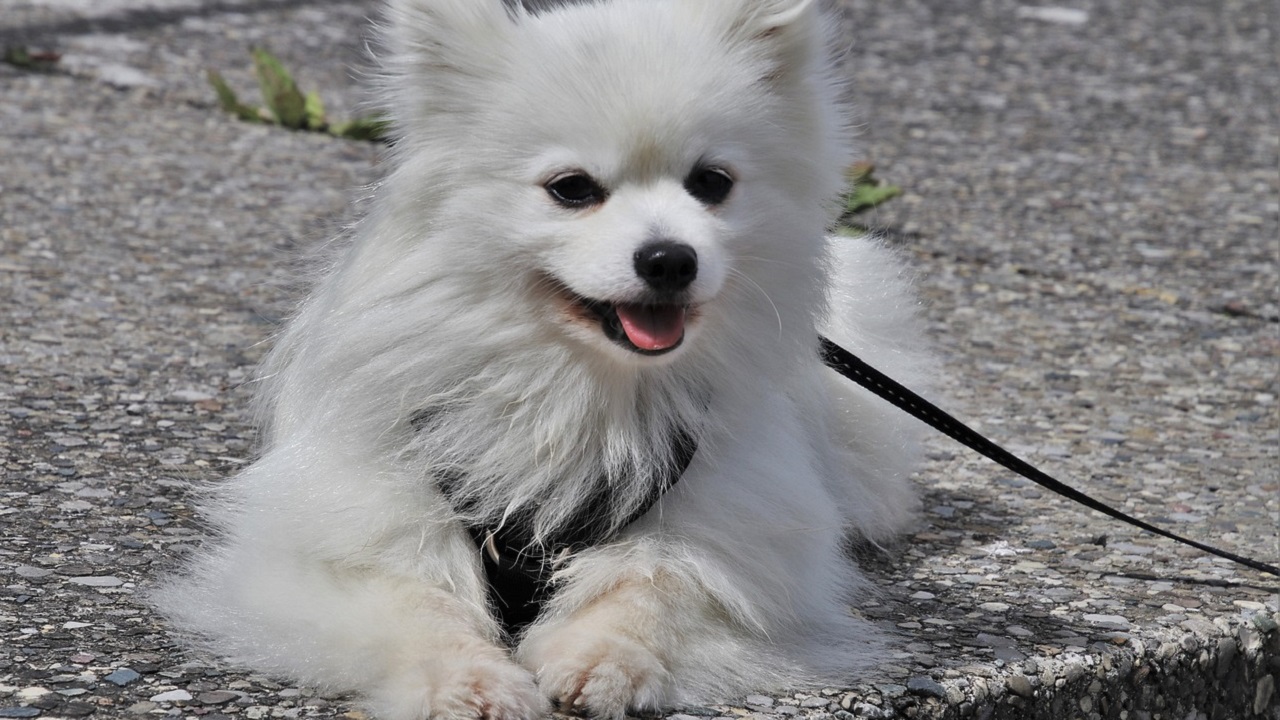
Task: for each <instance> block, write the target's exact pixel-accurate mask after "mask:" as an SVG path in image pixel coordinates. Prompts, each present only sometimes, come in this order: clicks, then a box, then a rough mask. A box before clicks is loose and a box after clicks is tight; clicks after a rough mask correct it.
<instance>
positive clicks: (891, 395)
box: [821, 337, 1280, 576]
mask: <svg viewBox="0 0 1280 720" xmlns="http://www.w3.org/2000/svg"><path fill="white" fill-rule="evenodd" d="M821 352H822V361H823V362H825V363H826V364H827V366H828V367H830V368H831V369H833V370H835V371H836V372H838V373H840V374H841V375H843V376H845V377H846V378H848V379H850V380H852V381H854V382H856V383H858V384H859V385H861V386H862V387H865V388H866V389H868V390H870V391H871V392H873V393H875V394H876V395H879V396H880V397H881V398H883V399H885V400H888V401H889V402H890V403H892V404H893V405H894V406H895V407H897V408H899V409H901V410H903V411H905V412H906V413H907V414H908V415H911V416H912V417H914V418H916V419H917V420H921V421H923V422H924V423H926V424H927V425H929V426H930V427H932V428H933V429H935V430H937V431H939V432H941V433H942V434H944V435H946V436H947V437H950V438H951V439H952V440H955V441H956V442H958V443H960V444H961V445H964V446H966V447H968V448H970V449H971V450H975V451H977V452H978V453H980V454H982V455H983V456H984V457H986V458H987V459H989V460H992V461H994V462H996V463H998V464H1000V465H1002V466H1004V467H1005V468H1008V469H1009V470H1012V471H1013V472H1016V473H1018V474H1019V475H1021V476H1023V477H1025V478H1027V479H1028V480H1030V481H1031V482H1034V483H1035V484H1037V485H1039V486H1041V487H1043V488H1045V489H1047V490H1052V491H1053V492H1055V493H1057V494H1059V495H1062V496H1064V497H1067V498H1070V499H1071V500H1074V501H1076V502H1078V503H1080V504H1081V505H1084V506H1085V507H1088V508H1092V509H1094V510H1097V511H1098V512H1100V513H1103V514H1104V515H1108V516H1110V517H1113V518H1115V519H1116V520H1120V521H1121V522H1125V523H1128V524H1130V525H1133V526H1135V527H1139V528H1142V529H1143V530H1146V531H1147V532H1150V533H1155V534H1156V535H1160V536H1163V537H1166V538H1169V539H1170V540H1173V541H1175V542H1180V543H1182V544H1184V545H1190V546H1191V547H1193V548H1196V549H1197V550H1202V551H1204V552H1207V553H1209V554H1210V555H1217V556H1218V557H1222V558H1226V559H1228V560H1231V561H1233V562H1237V563H1240V564H1241V565H1244V566H1246V567H1250V568H1253V569H1254V570H1261V571H1262V572H1266V573H1271V574H1272V575H1276V576H1280V568H1278V567H1276V566H1275V565H1268V564H1267V563H1264V562H1260V561H1258V560H1254V559H1252V558H1247V557H1243V556H1240V555H1236V554H1235V553H1232V552H1227V551H1226V550H1219V549H1218V548H1215V547H1213V546H1210V545H1205V544H1204V543H1200V542H1196V541H1195V540H1191V539H1188V538H1184V537H1182V536H1181V535H1176V534H1174V533H1171V532H1169V531H1168V530H1165V529H1163V528H1159V527H1156V526H1155V525H1152V524H1150V523H1147V522H1144V521H1142V520H1139V519H1137V518H1135V517H1132V516H1130V515H1126V514H1125V513H1123V512H1120V511H1119V510H1116V509H1115V508H1113V507H1111V506H1109V505H1107V504H1105V503H1103V502H1101V501H1099V500H1095V499H1093V498H1092V497H1090V496H1088V495H1086V494H1084V493H1082V492H1080V491H1079V490H1076V489H1075V488H1073V487H1071V486H1069V485H1066V484H1064V483H1062V482H1059V481H1058V480H1055V479H1054V478H1052V477H1050V476H1049V475H1047V474H1045V473H1044V472H1041V471H1040V470H1039V469H1038V468H1036V467H1035V466H1033V465H1031V464H1030V463H1028V462H1026V461H1025V460H1023V459H1021V458H1019V457H1018V456H1016V455H1014V454H1013V453H1011V452H1009V451H1008V450H1005V449H1004V448H1002V447H1000V446H999V445H996V444H995V443H994V442H992V441H990V440H988V439H987V438H985V437H983V436H982V435H980V434H979V433H978V432H976V431H975V430H973V429H971V428H969V427H968V426H967V425H965V424H964V423H962V422H960V421H959V420H956V419H955V418H954V417H952V416H950V415H948V414H947V413H945V412H943V411H942V410H940V409H939V408H938V407H937V406H935V405H933V404H932V403H930V402H929V401H928V400H925V399H924V398H922V397H920V396H919V395H917V394H915V393H914V392H912V391H911V390H908V389H907V388H906V387H904V386H902V385H900V384H898V383H897V382H896V381H895V380H893V379H892V378H890V377H889V376H887V375H885V374H884V373H882V372H880V371H879V370H876V369H875V368H873V367H871V366H870V365H868V364H867V363H865V362H863V361H862V359H861V358H859V357H857V356H856V355H854V354H853V353H851V352H849V351H848V350H845V349H844V348H842V347H840V346H839V345H837V344H835V343H834V342H832V341H830V340H828V339H827V338H825V337H823V338H821Z"/></svg>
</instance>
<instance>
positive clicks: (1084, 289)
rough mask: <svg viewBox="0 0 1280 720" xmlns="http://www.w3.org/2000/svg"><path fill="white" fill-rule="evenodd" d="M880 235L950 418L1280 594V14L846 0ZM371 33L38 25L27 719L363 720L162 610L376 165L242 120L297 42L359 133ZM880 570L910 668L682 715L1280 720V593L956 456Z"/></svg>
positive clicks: (331, 14)
mask: <svg viewBox="0 0 1280 720" xmlns="http://www.w3.org/2000/svg"><path fill="white" fill-rule="evenodd" d="M839 7H840V9H841V10H842V11H843V13H844V20H845V22H844V23H843V25H842V27H843V29H844V33H845V37H846V38H847V40H848V45H849V48H850V49H849V52H848V54H847V55H846V56H845V57H844V59H843V62H844V67H845V69H846V71H847V73H848V75H849V77H850V79H851V81H852V82H851V89H850V92H851V95H852V97H853V99H854V100H855V102H856V103H857V105H858V113H859V117H858V118H857V120H858V123H859V127H860V128H861V141H862V146H863V149H864V154H865V155H866V157H868V158H869V159H872V160H874V161H875V162H876V163H877V164H878V166H879V168H880V175H882V176H883V177H885V178H887V179H889V180H891V181H893V182H895V183H897V184H899V185H901V186H903V187H904V188H905V189H906V195H905V196H904V197H902V198H900V199H898V200H895V201H893V202H891V203H889V204H887V205H885V206H883V207H882V208H881V209H879V210H878V211H876V212H875V213H874V214H873V215H872V216H871V217H870V221H871V222H872V223H873V224H875V225H877V226H881V227H883V228H884V229H885V230H886V232H887V233H888V236H889V237H890V239H891V241H892V242H894V243H895V244H897V245H899V246H900V247H901V248H903V250H904V251H905V252H907V253H908V254H909V255H910V256H911V257H912V258H913V259H914V261H915V266H916V268H917V270H918V272H919V275H920V282H919V285H920V289H921V293H922V295H923V297H924V298H925V300H926V302H927V317H928V319H929V321H930V327H931V331H932V334H933V336H934V338H935V340H936V342H937V344H938V346H939V347H940V348H941V350H942V352H943V354H944V356H945V358H946V379H945V381H944V382H943V391H944V396H945V398H946V399H945V401H944V404H945V405H946V406H947V407H949V408H951V409H952V410H954V412H955V413H956V414H957V415H959V416H960V417H961V418H963V419H966V420H969V421H971V422H972V424H973V425H975V426H976V427H978V428H979V429H980V430H983V431H984V432H987V433H989V434H990V435H991V436H992V437H993V438H994V439H996V440H997V441H998V442H1001V443H1004V444H1006V445H1007V446H1009V447H1010V448H1011V449H1014V450H1015V451H1017V452H1019V453H1020V454H1023V455H1025V456H1026V457H1027V458H1028V459H1030V460H1031V461H1032V462H1034V463H1036V464H1039V465H1042V466H1043V467H1044V468H1045V469H1046V470H1048V471H1049V472H1050V473H1052V474H1055V475H1058V476H1060V477H1062V478H1063V479H1067V480H1069V481H1070V482H1072V483H1073V484H1076V485H1077V486H1079V487H1081V488H1084V489H1087V490H1088V491H1090V492H1092V493H1094V494H1096V495H1097V496H1099V497H1101V498H1103V499H1105V500H1107V501H1109V502H1111V503H1113V504H1115V505H1116V506H1118V507H1120V508H1121V509H1124V510H1125V511H1126V512H1130V513H1132V514H1135V515H1138V516H1141V517H1144V518H1146V519H1148V520H1151V521H1153V522H1157V523H1159V524H1162V525H1165V526H1167V527H1169V528H1171V529H1173V530H1174V531H1176V532H1180V533H1183V534H1186V535H1189V536H1192V537H1195V538H1197V539H1200V540H1203V541H1206V542H1210V543H1212V544H1217V545H1220V546H1223V547H1226V548H1229V549H1233V550H1236V551H1238V552H1242V553H1246V554H1252V555H1255V556H1258V557H1260V558H1261V559H1263V560H1266V561H1269V562H1272V563H1276V562H1277V561H1280V531H1278V527H1280V480H1278V478H1277V475H1278V472H1277V468H1278V467H1280V409H1278V405H1277V394H1278V389H1277V376H1278V371H1280V304H1278V301H1277V290H1276V288H1277V286H1278V284H1280V273H1278V271H1277V263H1278V257H1277V256H1278V255H1280V226H1278V219H1280V169H1278V168H1280V135H1278V128H1280V63H1278V61H1277V55H1276V51H1275V46H1276V37H1275V34H1276V27H1277V26H1276V23H1277V22H1278V21H1280V17H1277V10H1276V7H1275V4H1274V3H1270V2H1266V1H1264V0H1224V1H1222V2H1218V1H1213V0H1200V1H1198V2H1193V1H1191V0H1174V1H1171V2H1161V1H1159V0H1080V1H1078V2H1074V3H1072V4H1071V5H1070V6H1068V7H1046V6H1035V7H1032V6H1022V5H1019V4H1017V3H1016V2H1008V1H987V0H982V1H980V2H979V1H975V2H965V3H959V2H948V1H946V0H899V1H898V2H893V3H885V2H880V1H879V0H841V2H840V3H839ZM372 10H373V5H371V4H370V3H369V2H364V1H356V0H344V1H343V2H336V1H334V0H262V1H258V2H251V1H249V0H110V1H107V0H101V1H97V2H87V1H76V0H7V2H5V3H4V9H3V11H2V12H0V44H3V45H5V46H8V47H12V46H17V45H24V46H27V47H28V48H30V49H32V50H36V51H56V52H58V53H61V59H60V60H59V61H58V62H57V63H56V64H55V65H54V67H53V68H52V70H51V71H49V72H31V71H27V70H19V69H17V68H14V67H11V66H7V65H0V303H3V306H4V308H5V313H4V315H3V316H2V318H0V368H2V369H3V370H2V372H0V718H3V717H45V718H52V717H81V716H86V715H93V716H94V717H99V718H105V717H119V718H128V717H145V716H150V715H155V716H166V717H169V716H173V717H204V718H208V719H209V720H214V719H220V718H226V717H243V718H250V719H254V720H257V719H261V718H294V717H302V718H306V717H352V718H354V717H358V716H359V715H360V712H359V711H358V710H357V709H355V706H354V705H352V704H350V702H349V701H348V699H346V698H341V697H326V696H323V695H321V694H318V693H316V692H315V691H313V690H311V689H309V688H298V687H289V686H286V685H281V684H279V683H278V682H275V681H273V680H272V679H270V678H265V677H261V676H257V675H252V674H247V673H244V672H242V671H239V670H237V669H234V668H230V667H227V666H224V665H221V664H219V663H218V662H217V661H216V659H215V658H208V657H200V656H195V655H190V654H188V653H187V652H186V651H184V650H183V649H182V647H181V646H180V645H178V644H177V643H176V642H175V640H174V638H173V637H171V635H170V634H169V632H168V630H167V628H166V627H165V626H164V624H163V623H162V622H161V621H160V620H159V619H158V618H156V617H155V616H154V615H153V614H152V613H151V612H150V611H149V610H148V609H147V608H146V606H145V605H144V604H143V603H141V602H140V596H141V594H142V593H143V592H144V591H145V588H146V587H147V585H148V584H149V583H150V582H151V581H152V580H153V579H154V578H155V577H157V576H158V575H159V574H160V573H162V572H163V571H164V568H166V567H168V566H170V565H171V564H172V562H173V559H174V558H175V557H177V556H179V555H180V554H181V553H182V552H184V550H186V549H189V548H190V547H191V546H192V545H194V544H195V543H198V542H199V541H200V537H201V535H200V524H199V521H198V519H197V518H196V517H194V516H193V512H192V502H193V498H192V495H191V492H190V490H189V486H190V485H191V483H197V484H198V483H203V482H210V481H216V480H217V479H218V478H219V477H222V476H225V475H226V474H229V473H231V472H234V471H235V469H236V468H237V467H239V466H240V465H242V464H243V463H245V462H246V460H247V459H248V458H250V457H251V456H252V452H253V447H254V431H253V429H252V425H251V422H250V421H251V418H249V417H248V414H247V398H248V396H249V392H250V389H249V388H247V387H245V385H244V383H245V382H246V380H247V379H248V378H249V377H250V375H251V372H252V368H253V365H254V363H255V362H256V360H257V359H258V358H259V357H260V356H261V353H262V350H263V347H264V343H265V342H267V341H268V340H269V337H270V334H271V332H272V329H273V328H274V327H275V326H276V325H277V323H278V322H279V320H280V318H282V317H284V316H285V315H287V314H288V312H289V310H290V308H291V307H292V305H293V303H295V302H296V301H297V300H298V299H299V297H300V290H299V287H298V286H299V281H300V279H301V276H302V272H301V271H300V268H301V267H303V266H305V265H306V260H307V258H308V257H309V256H312V255H313V254H315V253H316V252H317V251H318V250H319V249H321V248H322V247H323V246H324V244H325V243H326V241H327V240H328V239H329V238H330V237H332V236H333V235H335V234H336V231H337V230H338V229H339V228H340V227H341V224H342V223H343V222H344V221H346V220H348V219H350V218H351V217H354V216H355V214H358V212H359V206H358V204H357V205H355V206H353V205H352V200H353V199H354V198H358V197H359V196H360V195H361V194H362V193H361V190H360V188H361V187H362V186H363V185H365V184H366V183H368V182H370V181H372V180H374V179H375V178H376V177H377V176H378V173H379V167H378V163H379V149H378V148H377V147H376V146H374V145H371V144H367V143H355V142H347V141H340V140H335V139H332V138H328V137H325V136H322V135H316V134H305V133H294V132H289V131H285V130H280V129H275V128H269V127H264V126H257V125H248V124H244V123H240V122H237V121H236V120H234V119H232V118H230V117H227V116H225V115H224V114H222V113H221V112H220V111H218V110H217V109H216V108H215V106H214V104H213V102H212V93H211V91H210V90H209V89H208V87H207V85H206V84H205V81H204V70H205V69H206V68H208V67H216V68H218V69H220V70H222V71H223V73H224V74H225V75H226V76H227V78H228V80H229V81H230V82H231V83H232V84H233V85H235V86H236V87H237V88H238V89H239V90H240V91H241V94H242V95H244V96H245V97H246V99H254V100H255V101H256V98H254V97H253V95H254V92H255V91H254V85H253V83H252V78H251V74H250V70H249V61H248V55H247V52H248V49H249V47H250V46H254V45H265V46H268V47H269V48H271V49H272V50H273V51H275V52H276V53H277V54H278V55H280V56H281V57H282V58H283V59H284V61H285V63H286V64H287V65H288V66H289V67H291V68H293V69H295V71H296V74H297V75H298V77H299V80H300V82H301V84H302V85H303V87H304V89H317V90H319V91H320V92H321V94H322V95H323V96H324V97H325V100H326V101H327V103H328V105H329V106H330V107H331V108H332V109H333V111H334V114H335V115H339V116H345V115H348V114H350V113H354V112H358V111H359V109H360V97H361V95H360V91H359V89H358V87H359V85H358V82H356V81H355V80H353V79H352V76H353V74H354V73H353V70H354V69H358V68H359V67H360V66H361V65H362V61H361V55H360V53H361V50H360V48H361V45H362V39H363V37H364V34H365V32H366V30H365V27H366V25H365V18H366V16H367V15H368V14H369V13H370V12H371V11H372ZM930 447H931V452H930V461H929V463H928V466H927V467H925V468H924V469H923V470H922V471H921V473H920V474H919V478H918V481H919V483H920V486H921V489H922V492H923V493H924V496H925V513H924V515H923V518H922V520H921V524H920V527H919V529H918V531H917V532H915V533H914V534H912V535H910V536H908V537H906V538H904V539H903V541H902V543H901V544H900V545H898V546H897V547H893V548H889V549H887V550H885V551H874V552H872V551H866V552H864V553H863V554H864V555H865V557H864V558H863V559H864V561H865V563H866V564H867V565H868V567H869V568H870V569H871V571H872V573H873V575H874V576H875V578H876V579H877V581H878V582H879V584H880V585H881V586H883V587H884V593H883V595H882V596H881V597H880V598H878V599H876V600H874V601H870V602H867V603H863V604H860V605H859V607H858V608H856V611H857V612H861V613H863V614H865V615H867V616H869V617H872V618H874V619H876V620H877V621H879V622H880V623H882V624H883V625H885V626H886V627H888V628H892V629H893V630H894V631H895V632H897V633H898V634H899V636H900V638H901V641H900V644H899V651H898V654H897V657H896V658H895V660H894V662H893V663H891V664H889V665H886V666H885V667H883V668H882V674H881V675H880V676H877V677H870V678H863V679H860V680H859V681H858V682H856V683H852V684H850V685H849V686H848V687H833V688H809V689H806V690H803V691H799V690H797V691H794V692H786V693H775V694H772V695H752V696H748V697H746V698H735V699H728V700H729V701H730V704H726V705H716V706H712V707H696V708H682V709H680V710H679V712H678V713H677V714H676V715H675V716H674V717H677V718H680V720H689V718H690V717H717V718H720V717H723V718H739V717H758V718H760V719H761V720H763V719H765V718H768V719H769V720H774V719H777V718H786V717H806V718H812V719H813V720H830V719H831V718H832V717H835V718H838V719H839V720H853V719H854V718H1044V719H1053V720H1059V719H1061V720H1069V719H1074V718H1126V719H1130V720H1139V719H1144V720H1155V719H1169V720H1209V719H1213V720H1235V719H1237V718H1240V719H1244V718H1254V717H1258V718H1270V719H1271V720H1278V719H1280V691H1278V690H1277V687H1276V686H1277V682H1278V681H1280V631H1278V630H1277V623H1278V622H1280V597H1278V596H1277V584H1278V583H1280V580H1278V579H1277V578H1275V577H1272V576H1268V575H1265V574H1262V573H1257V572H1253V571H1250V570H1246V569H1243V568H1240V567H1238V566H1235V565H1233V564H1231V563H1228V562H1226V561H1220V560H1216V559H1212V558H1209V557H1206V556H1204V555H1202V554H1200V553H1198V552H1196V551H1193V550H1190V549H1188V548H1183V547H1180V546H1176V545H1173V544H1171V543H1169V542H1167V541H1164V540H1159V539H1155V538H1152V537H1150V536H1148V535H1145V534H1143V533H1141V532H1139V531H1135V530H1132V529H1130V528H1127V527H1125V526H1122V525H1118V524H1116V523H1114V522H1112V521H1110V520H1107V519H1105V518H1102V517H1100V516H1097V515H1096V514H1093V513H1090V512H1088V511H1085V510H1082V509H1080V508H1078V507H1076V506H1073V505H1071V504H1070V503H1068V502H1066V501H1063V500H1060V499H1058V498H1056V497H1054V496H1052V495H1050V494H1048V493H1045V492H1043V491H1041V490H1039V489H1038V488H1036V487H1035V486H1033V485H1031V484H1030V483H1028V482H1026V481H1023V480H1020V479H1017V478H1015V477H1012V476H1011V475H1010V474H1009V473H1007V472H1005V471H1003V470H1000V469H999V468H997V467H995V466H993V465H991V464H989V463H987V462H985V461H983V460H981V459H979V458H976V457H974V456H973V455H971V454H970V453H968V452H967V451H964V450H962V449H960V448H959V447H958V446H955V445H953V444H951V443H950V442H949V441H947V440H944V439H942V438H937V439H935V440H934V441H933V442H931V445H930Z"/></svg>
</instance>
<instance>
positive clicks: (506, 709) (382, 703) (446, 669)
mask: <svg viewBox="0 0 1280 720" xmlns="http://www.w3.org/2000/svg"><path fill="white" fill-rule="evenodd" d="M495 654H496V653H495ZM372 700H373V711H374V713H375V715H376V716H377V717H378V718H379V720H426V719H427V718H430V719H431V720H540V719H541V718H543V717H545V716H547V715H548V714H550V712H551V707H550V705H549V703H548V702H547V699H546V697H545V696H544V695H543V694H542V692H541V691H539V689H538V686H537V684H536V683H535V682H534V679H533V675H531V674H530V673H529V672H528V671H527V670H525V669H524V668H522V667H520V666H519V665H516V664H515V663H513V662H512V661H510V660H508V659H507V658H505V657H494V656H493V654H490V653H488V652H484V653H483V654H478V655H473V656H471V657H466V656H465V655H464V654H462V653H459V654H458V655H451V656H450V657H444V658H439V659H438V660H437V661H436V662H433V663H431V666H430V668H429V669H427V668H422V669H419V671H418V672H412V673H409V672H406V673H402V674H400V675H399V676H397V677H396V678H394V679H393V680H392V681H390V682H388V683H387V684H385V685H384V686H383V688H382V689H381V691H380V692H378V693H376V694H375V695H374V697H373V698H372Z"/></svg>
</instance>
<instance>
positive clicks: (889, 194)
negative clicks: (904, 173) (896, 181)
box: [844, 162, 902, 215]
mask: <svg viewBox="0 0 1280 720" xmlns="http://www.w3.org/2000/svg"><path fill="white" fill-rule="evenodd" d="M875 171H876V166H875V165H872V164H871V163H869V162H856V163H854V164H853V165H851V166H850V167H849V171H848V173H846V178H847V179H848V181H849V189H848V190H847V191H846V192H845V195H844V211H845V214H846V215H856V214H858V213H860V212H863V211H866V210H870V209H871V208H873V207H875V206H877V205H880V204H882V203H885V202H887V201H889V200H892V199H893V198H895V197H897V196H899V195H901V194H902V188H900V187H898V186H897V185H885V184H884V183H882V182H881V181H880V180H878V179H877V178H876V177H875Z"/></svg>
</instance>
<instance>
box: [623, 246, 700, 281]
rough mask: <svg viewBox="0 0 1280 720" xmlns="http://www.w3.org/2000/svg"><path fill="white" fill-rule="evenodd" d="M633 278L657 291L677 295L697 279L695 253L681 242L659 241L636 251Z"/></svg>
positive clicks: (696, 256)
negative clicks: (635, 277)
mask: <svg viewBox="0 0 1280 720" xmlns="http://www.w3.org/2000/svg"><path fill="white" fill-rule="evenodd" d="M635 265H636V275H639V276H640V279H641V280H644V281H645V283H646V284H647V285H648V286H649V287H650V288H652V289H654V290H657V291H659V292H679V291H681V290H684V289H685V288H687V287H689V285H690V284H691V283H692V282H693V279H694V278H696V277H698V253H696V252H694V250H693V248H691V247H689V246H688V245H685V244H684V243H678V242H672V241H670V240H659V241H658V242H651V243H649V244H648V245H645V246H644V247H642V248H640V249H639V250H637V251H636V255H635Z"/></svg>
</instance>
